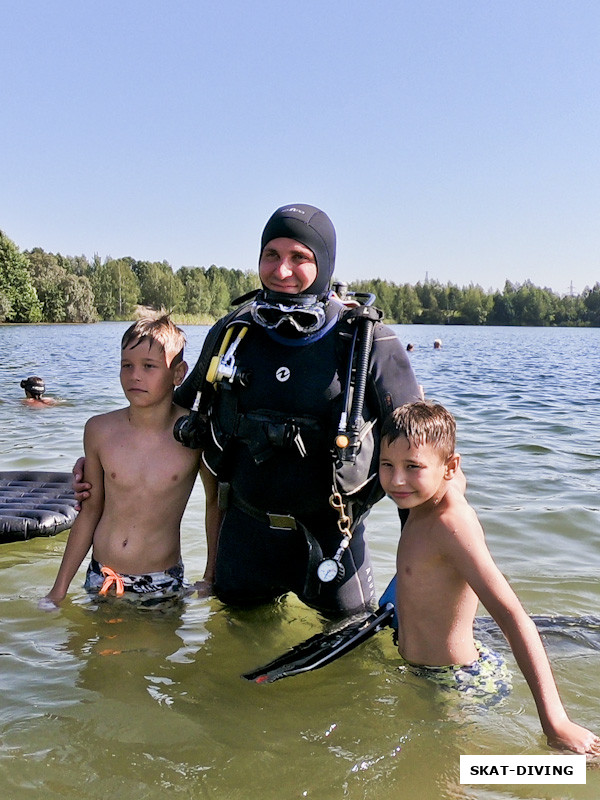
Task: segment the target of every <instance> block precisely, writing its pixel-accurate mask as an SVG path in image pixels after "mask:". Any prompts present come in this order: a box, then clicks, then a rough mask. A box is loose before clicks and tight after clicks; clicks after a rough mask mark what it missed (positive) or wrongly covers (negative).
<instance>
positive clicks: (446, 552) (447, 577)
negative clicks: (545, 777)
mask: <svg viewBox="0 0 600 800" xmlns="http://www.w3.org/2000/svg"><path fill="white" fill-rule="evenodd" d="M455 431H456V425H455V421H454V418H453V417H452V415H451V414H449V412H448V411H446V409H445V408H443V407H442V406H440V405H437V404H434V403H429V402H417V403H409V404H407V405H404V406H401V407H400V408H397V409H396V410H395V411H394V412H393V413H392V414H391V415H390V417H389V418H388V419H387V420H386V422H385V423H384V425H383V428H382V445H381V456H380V465H379V477H380V481H381V485H382V487H383V489H384V491H385V492H386V494H387V495H388V496H389V497H391V498H392V500H393V501H394V502H395V503H396V505H397V506H398V507H399V508H401V509H408V510H409V512H410V513H409V515H408V520H407V522H406V524H405V526H404V528H403V530H402V535H401V538H400V543H399V546H398V557H397V587H396V608H397V611H398V621H399V630H398V650H399V652H400V655H401V656H402V658H403V660H404V661H405V662H406V663H407V664H408V665H410V667H414V668H415V670H416V671H417V672H418V674H420V675H426V676H428V677H429V676H430V677H432V678H433V679H434V680H435V679H436V678H437V676H439V675H440V674H441V673H445V678H446V680H444V681H443V683H444V685H448V683H449V677H452V676H456V677H457V680H456V684H455V685H456V687H457V688H458V687H459V683H461V682H462V681H464V680H465V679H466V680H468V679H469V671H470V670H473V668H475V670H474V672H475V673H476V672H477V666H478V664H479V662H480V660H481V659H482V658H485V657H486V655H487V653H489V652H490V651H485V649H484V648H481V646H480V645H478V644H477V643H476V642H475V641H474V639H473V622H474V619H475V614H476V612H477V606H478V602H479V601H481V602H482V603H483V605H484V606H485V608H486V609H487V610H488V612H489V613H490V614H491V615H492V617H493V618H494V619H495V621H496V622H497V623H498V625H499V626H500V628H501V629H502V632H503V633H504V635H505V636H506V638H507V640H508V642H509V644H510V646H511V649H512V651H513V654H514V656H515V659H516V661H517V664H518V665H519V668H520V669H521V671H522V673H523V675H524V676H525V679H526V681H527V683H528V684H529V688H530V689H531V692H532V694H533V698H534V700H535V703H536V706H537V710H538V714H539V717H540V721H541V724H542V728H543V731H544V733H545V734H546V737H547V739H548V743H549V744H550V745H551V746H553V747H557V748H565V749H569V750H573V751H574V752H576V753H590V754H599V753H600V739H599V738H598V737H597V736H596V735H595V734H593V733H592V732H591V731H589V730H587V729H586V728H583V727H581V726H580V725H577V724H576V723H574V722H571V720H570V719H569V717H568V716H567V713H566V711H565V709H564V707H563V704H562V702H561V700H560V697H559V694H558V690H557V688H556V683H555V681H554V677H553V674H552V671H551V668H550V664H549V661H548V657H547V655H546V651H545V650H544V647H543V644H542V641H541V639H540V637H539V634H538V632H537V628H536V627H535V624H534V623H533V621H532V620H531V619H530V618H529V616H528V615H527V613H526V612H525V610H524V609H523V607H522V605H521V603H520V602H519V600H518V598H517V596H516V595H515V593H514V591H513V590H512V589H511V587H510V586H509V584H508V582H507V581H506V579H505V578H504V576H503V575H502V573H501V572H500V570H499V569H498V567H497V566H496V564H495V563H494V561H493V559H492V556H491V555H490V552H489V550H488V548H487V545H486V543H485V538H484V533H483V530H482V528H481V525H480V523H479V520H478V519H477V515H476V514H475V512H474V510H473V509H472V508H471V507H470V506H469V504H468V503H467V501H466V499H465V497H464V496H463V495H462V494H461V493H460V492H459V491H457V490H456V489H455V488H454V487H453V486H452V485H451V479H452V477H453V476H454V475H455V473H456V470H457V469H458V467H459V463H460V456H459V455H458V454H457V453H456V452H455ZM482 651H483V652H482ZM461 672H462V673H463V674H462V675H459V673H461ZM471 674H473V672H471Z"/></svg>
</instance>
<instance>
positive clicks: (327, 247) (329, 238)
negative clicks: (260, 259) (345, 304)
mask: <svg viewBox="0 0 600 800" xmlns="http://www.w3.org/2000/svg"><path fill="white" fill-rule="evenodd" d="M280 236H282V237H285V238H287V239H294V240H295V241H297V242H300V244H303V245H304V246H305V247H308V248H310V250H312V251H313V253H314V254H315V259H316V262H317V277H316V278H315V280H314V282H313V283H312V284H311V285H310V286H309V287H308V288H307V289H305V290H304V292H302V294H310V295H317V297H319V298H323V297H325V296H326V295H327V293H328V291H329V284H330V283H331V278H332V277H333V270H334V267H335V228H334V227H333V223H332V221H331V220H330V219H329V217H328V216H327V214H326V213H325V212H324V211H321V210H320V209H318V208H316V207H315V206H308V205H304V204H303V203H295V204H291V205H288V206H282V207H281V208H278V209H277V211H275V212H274V214H273V215H272V216H271V218H270V219H269V221H268V222H267V224H266V225H265V229H264V231H263V234H262V238H261V242H260V254H261V255H262V252H263V250H264V249H265V246H266V245H267V244H268V243H269V242H270V241H271V240H272V239H278V238H279V237H280Z"/></svg>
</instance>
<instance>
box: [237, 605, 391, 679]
mask: <svg viewBox="0 0 600 800" xmlns="http://www.w3.org/2000/svg"><path fill="white" fill-rule="evenodd" d="M393 616H394V606H393V604H392V603H386V604H385V605H384V606H380V607H379V608H378V609H377V611H375V612H374V613H372V614H369V616H368V617H365V618H364V619H361V620H359V621H358V622H353V623H350V624H349V625H346V626H345V627H344V628H340V629H339V630H336V631H333V632H331V633H317V634H316V635H315V636H311V637H310V639H307V640H306V641H304V642H301V643H300V644H297V645H296V646H295V647H292V648H291V650H288V651H287V653H284V654H283V655H281V656H279V657H278V658H276V659H274V660H273V661H270V662H269V663H268V664H265V666H263V667H258V668H257V669H255V670H252V672H246V673H244V674H243V675H242V678H246V680H248V681H253V682H254V683H273V682H274V681H278V680H279V679H280V678H286V677H288V676H290V675H298V674H299V673H301V672H308V671H309V670H312V669H319V668H320V667H324V666H325V665H326V664H330V663H331V662H332V661H335V660H336V658H339V657H340V656H343V655H344V654H345V653H348V652H349V651H350V650H353V649H354V648H355V647H356V646H357V645H359V644H361V642H364V641H366V640H367V639H369V638H370V637H371V636H373V634H374V633H377V631H380V630H381V629H382V628H384V627H386V625H391V623H392V619H393Z"/></svg>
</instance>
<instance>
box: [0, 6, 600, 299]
mask: <svg viewBox="0 0 600 800" xmlns="http://www.w3.org/2000/svg"><path fill="white" fill-rule="evenodd" d="M0 10H1V11H2V29H3V30H2V46H1V47H0V70H1V72H0V102H1V106H0V107H1V108H2V121H1V123H0V169H1V171H0V228H1V229H2V230H4V232H5V233H6V234H7V235H8V236H9V237H10V238H11V239H13V241H15V242H16V244H17V245H18V246H19V247H20V248H21V249H23V250H24V249H29V248H32V247H35V246H39V247H42V248H44V249H45V250H47V251H51V252H61V253H63V254H65V255H80V254H82V253H83V254H85V255H86V256H88V258H91V257H92V256H93V255H94V254H95V253H98V254H99V255H100V256H101V258H103V259H104V258H105V257H107V256H112V257H114V258H117V257H120V256H125V255H130V256H133V257H134V258H137V259H147V260H152V261H162V260H167V261H168V262H169V263H170V264H171V265H172V266H173V267H175V268H177V267H180V266H183V265H187V266H192V265H195V266H209V265H210V264H212V263H214V264H217V265H220V266H227V267H231V268H237V269H255V268H256V263H257V258H258V244H259V239H260V232H261V230H262V227H263V225H264V223H265V222H266V219H267V218H268V216H269V215H270V214H271V212H272V211H273V210H274V209H275V208H277V207H278V206H280V205H283V204H286V203H292V202H304V203H312V204H314V205H317V206H319V207H321V208H323V209H324V210H325V211H327V213H328V214H329V215H330V217H331V218H332V220H333V222H334V224H335V226H336V229H337V233H338V261H337V269H336V275H337V276H338V278H341V279H345V280H354V279H359V278H372V277H381V278H387V279H388V280H393V281H396V282H399V283H403V282H409V283H416V282H417V281H418V280H424V279H425V278H426V277H429V279H436V280H439V281H441V282H442V283H446V282H448V281H450V282H452V283H455V284H458V285H459V286H465V285H468V284H470V283H475V284H480V285H481V286H483V287H484V288H486V289H487V288H491V287H494V288H496V287H499V288H501V287H502V286H503V285H504V281H505V279H509V280H511V281H513V282H515V283H522V282H523V281H525V280H527V279H529V280H531V281H533V283H534V284H536V285H538V286H549V287H551V288H553V289H554V290H555V291H558V292H560V293H566V292H568V291H569V290H570V289H571V286H572V288H573V290H574V291H575V292H577V293H578V292H580V291H582V290H583V289H584V287H585V286H586V285H588V286H592V285H593V284H594V283H595V282H596V281H597V280H600V169H599V166H600V163H599V162H600V147H599V143H600V125H599V122H600V108H599V99H598V93H599V87H600V3H598V2H597V0H569V1H568V2H567V1H566V0H543V1H542V0H494V1H492V0H452V2H450V0H447V1H446V2H441V0H419V1H418V2H417V1H416V0H415V2H405V0H391V1H390V2H388V0H369V1H368V2H365V0H361V1H360V2H355V0H346V1H345V2H343V1H342V0H318V1H317V0H305V1H304V2H302V3H284V2H274V0H255V2H252V1H250V2H248V0H246V2H241V0H235V1H233V2H227V0H222V2H219V3H215V2H204V1H203V0H194V1H193V2H192V1H191V0H185V1H181V2H180V1H178V0H164V1H163V2H157V0H143V2H141V1H140V0H119V2H114V1H113V0H105V1H104V2H102V3H100V2H92V1H91V0H89V1H84V0H77V1H75V0H56V1H55V2H51V1H50V0H46V2H42V1H41V0H22V2H20V3H16V2H6V0H0Z"/></svg>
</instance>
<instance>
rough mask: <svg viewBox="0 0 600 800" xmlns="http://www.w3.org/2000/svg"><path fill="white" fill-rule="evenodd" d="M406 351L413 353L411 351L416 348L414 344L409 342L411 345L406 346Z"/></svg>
mask: <svg viewBox="0 0 600 800" xmlns="http://www.w3.org/2000/svg"><path fill="white" fill-rule="evenodd" d="M406 349H407V350H408V352H409V353H410V352H411V350H414V349H415V346H414V344H412V343H411V342H409V343H408V344H407V345H406Z"/></svg>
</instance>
